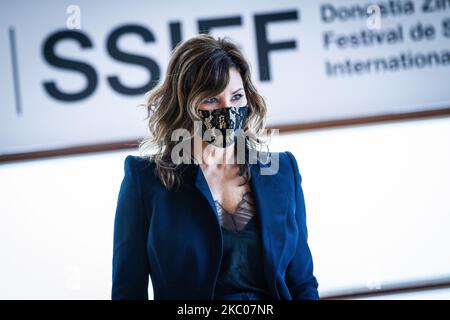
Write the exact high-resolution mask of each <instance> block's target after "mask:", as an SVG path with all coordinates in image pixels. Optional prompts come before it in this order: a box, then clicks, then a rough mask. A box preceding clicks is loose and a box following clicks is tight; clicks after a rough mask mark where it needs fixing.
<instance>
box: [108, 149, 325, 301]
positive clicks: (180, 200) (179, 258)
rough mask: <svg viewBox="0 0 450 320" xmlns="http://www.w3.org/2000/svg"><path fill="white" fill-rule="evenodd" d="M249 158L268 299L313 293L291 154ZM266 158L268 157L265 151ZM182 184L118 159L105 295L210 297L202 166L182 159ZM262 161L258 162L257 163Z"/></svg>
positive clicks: (211, 264)
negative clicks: (171, 184) (171, 185)
mask: <svg viewBox="0 0 450 320" xmlns="http://www.w3.org/2000/svg"><path fill="white" fill-rule="evenodd" d="M274 154H275V156H278V159H279V161H278V164H279V165H278V171H273V172H274V173H276V174H273V175H267V174H262V171H261V170H270V169H271V168H272V167H273V168H274V169H276V166H271V163H272V160H271V161H269V162H267V163H264V162H262V161H260V160H259V159H258V160H257V163H256V164H252V165H251V179H250V185H251V188H252V191H253V194H254V201H255V204H256V209H257V210H258V211H257V212H258V214H259V215H260V222H261V231H262V243H263V251H264V260H263V262H262V265H261V266H262V267H263V268H264V272H265V277H266V279H267V283H268V285H269V289H270V291H271V294H272V296H273V297H274V299H275V300H292V299H318V298H319V295H318V291H317V288H318V282H317V280H316V277H315V276H314V275H313V259H312V256H311V252H310V249H309V246H308V243H307V237H308V236H307V227H306V212H305V201H304V197H303V191H302V187H301V181H302V177H301V175H300V172H299V169H298V165H297V161H296V159H295V158H294V156H293V155H292V153H290V152H289V151H285V152H279V153H274V152H272V153H271V156H273V155H274ZM270 159H272V158H270ZM182 166H184V169H185V170H184V171H183V173H182V174H183V181H184V184H183V188H182V189H181V190H179V191H168V190H167V189H165V188H164V186H163V185H162V184H161V183H160V182H159V180H158V179H157V178H156V176H155V174H154V168H155V164H154V163H153V162H150V161H148V160H145V159H144V158H142V157H140V156H132V155H128V156H127V157H126V158H125V164H124V171H125V172H124V178H123V180H122V183H121V186H120V191H119V194H118V200H117V208H116V212H115V219H114V244H113V258H112V290H111V298H112V299H148V284H149V275H150V278H151V281H152V285H153V293H154V299H155V300H159V299H170V300H175V299H188V300H191V299H201V300H210V299H213V296H214V289H215V283H216V280H217V276H218V272H219V270H220V263H221V253H222V234H221V230H220V224H219V218H218V214H217V211H216V208H215V205H214V199H213V196H212V194H211V191H210V189H209V186H208V183H207V181H206V179H205V177H204V175H203V171H202V170H201V169H200V167H199V166H198V165H196V164H184V165H182ZM263 168H265V169H263Z"/></svg>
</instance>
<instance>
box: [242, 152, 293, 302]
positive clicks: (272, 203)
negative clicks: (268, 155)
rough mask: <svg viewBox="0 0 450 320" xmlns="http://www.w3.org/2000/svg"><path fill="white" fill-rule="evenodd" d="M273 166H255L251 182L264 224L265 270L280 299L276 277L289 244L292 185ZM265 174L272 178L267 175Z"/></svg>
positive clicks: (262, 228) (262, 226) (252, 167)
mask: <svg viewBox="0 0 450 320" xmlns="http://www.w3.org/2000/svg"><path fill="white" fill-rule="evenodd" d="M270 164H271V162H269V163H268V164H264V163H262V162H261V161H260V160H259V159H258V160H257V164H256V165H254V166H251V170H252V178H251V179H250V183H251V187H252V190H253V195H254V199H255V202H256V208H257V213H258V214H259V215H260V221H261V237H262V243H263V249H264V250H263V251H264V266H265V267H267V268H268V269H267V270H266V279H267V281H268V284H269V287H272V288H273V294H274V295H275V296H276V297H277V299H279V298H280V297H279V295H278V291H277V286H276V283H275V281H276V276H277V272H278V270H279V264H280V262H281V258H282V256H283V254H284V249H285V243H286V210H287V207H288V205H287V203H288V202H287V197H288V194H289V193H288V190H287V189H288V187H287V186H288V183H287V182H286V181H283V179H280V175H278V174H277V172H274V170H272V169H271V168H270ZM263 170H266V171H270V172H271V173H272V174H267V172H266V173H265V174H263Z"/></svg>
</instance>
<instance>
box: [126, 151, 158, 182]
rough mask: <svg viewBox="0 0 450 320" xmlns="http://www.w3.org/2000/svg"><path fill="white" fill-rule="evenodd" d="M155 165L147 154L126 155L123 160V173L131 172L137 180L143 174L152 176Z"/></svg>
mask: <svg viewBox="0 0 450 320" xmlns="http://www.w3.org/2000/svg"><path fill="white" fill-rule="evenodd" d="M155 166H156V164H155V162H154V161H153V160H152V159H151V158H150V157H147V156H133V155H127V156H126V157H125V161H124V170H125V173H128V174H131V175H133V176H135V177H136V178H137V179H139V180H141V179H140V178H141V177H143V176H145V177H146V178H148V177H152V176H153V173H154V169H155Z"/></svg>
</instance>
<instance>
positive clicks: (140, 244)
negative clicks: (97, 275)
mask: <svg viewBox="0 0 450 320" xmlns="http://www.w3.org/2000/svg"><path fill="white" fill-rule="evenodd" d="M135 162H136V161H135V159H134V157H133V156H131V155H129V156H127V157H126V158H125V164H124V171H125V175H124V177H123V180H122V183H121V186H120V190H119V195H118V199H117V207H116V212H115V218H114V240H113V259H112V290H111V299H112V300H119V299H122V300H131V299H133V300H138V299H139V300H140V299H145V300H148V283H149V272H150V268H149V263H148V259H147V251H146V243H147V233H148V221H147V218H146V216H145V208H144V205H143V201H142V195H141V192H140V186H139V183H138V182H139V180H138V176H137V175H136V172H135V169H136V165H135Z"/></svg>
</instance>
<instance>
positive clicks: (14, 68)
mask: <svg viewBox="0 0 450 320" xmlns="http://www.w3.org/2000/svg"><path fill="white" fill-rule="evenodd" d="M9 45H10V47H11V64H12V71H13V83H14V97H15V99H16V112H17V113H18V114H21V113H22V102H21V100H20V81H19V65H18V63H17V47H16V34H15V32H14V28H13V27H9Z"/></svg>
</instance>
